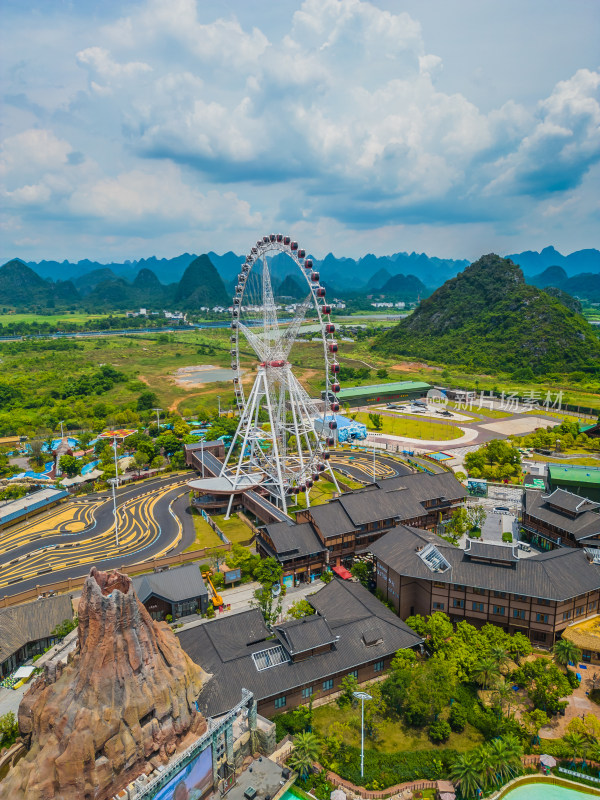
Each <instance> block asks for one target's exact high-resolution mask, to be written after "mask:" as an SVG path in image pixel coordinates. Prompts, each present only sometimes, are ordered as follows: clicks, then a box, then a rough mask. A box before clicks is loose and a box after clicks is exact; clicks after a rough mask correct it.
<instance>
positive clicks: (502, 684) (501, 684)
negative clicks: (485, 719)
mask: <svg viewBox="0 0 600 800" xmlns="http://www.w3.org/2000/svg"><path fill="white" fill-rule="evenodd" d="M494 696H495V698H496V700H497V702H498V705H499V707H500V711H501V712H502V711H503V710H504V706H506V708H507V714H510V709H511V706H512V702H513V700H514V697H515V693H514V692H513V690H512V688H511V686H510V684H509V683H508V682H507V681H506V679H505V678H503V677H502V678H500V679H499V680H498V681H497V683H496V685H495V686H494Z"/></svg>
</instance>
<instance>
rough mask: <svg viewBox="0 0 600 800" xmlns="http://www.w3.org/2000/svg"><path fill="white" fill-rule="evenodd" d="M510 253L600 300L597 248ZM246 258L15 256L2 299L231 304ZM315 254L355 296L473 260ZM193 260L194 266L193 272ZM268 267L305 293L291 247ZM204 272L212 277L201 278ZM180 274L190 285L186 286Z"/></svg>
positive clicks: (417, 283)
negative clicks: (37, 259) (73, 259)
mask: <svg viewBox="0 0 600 800" xmlns="http://www.w3.org/2000/svg"><path fill="white" fill-rule="evenodd" d="M509 258H510V259H511V260H512V261H513V263H515V264H518V265H519V266H520V267H521V269H522V270H523V272H524V273H525V275H527V276H528V280H529V283H530V284H531V285H533V286H537V287H538V288H540V289H550V288H551V287H554V288H555V289H556V290H557V291H556V292H554V291H553V292H551V293H552V294H555V295H556V297H562V298H563V300H564V301H565V302H566V303H567V304H568V301H567V300H565V297H564V294H563V295H561V294H560V292H562V293H565V294H566V295H571V296H572V297H578V298H580V299H582V300H587V301H590V302H600V251H598V250H595V249H588V250H579V251H577V252H574V253H571V254H569V255H566V256H565V255H562V254H561V253H559V252H558V251H557V250H556V249H555V248H553V247H546V248H544V249H543V250H542V251H541V252H539V253H538V252H536V251H529V250H528V251H525V252H523V253H517V254H513V255H512V256H510V257H509ZM198 259H203V260H202V262H199V261H198ZM244 259H245V256H243V255H237V254H236V253H234V252H233V251H228V252H226V253H223V254H222V255H219V254H217V253H215V252H213V251H210V252H209V253H207V254H205V255H203V256H196V255H194V254H191V253H182V254H181V255H179V256H176V257H175V258H170V259H167V258H156V257H155V256H152V257H150V258H145V259H141V260H139V261H125V262H121V263H119V262H114V263H110V264H101V263H99V262H96V261H90V260H87V259H85V260H83V261H79V262H77V263H72V262H69V261H62V262H58V261H40V262H39V263H36V262H29V263H28V264H27V263H25V262H23V261H21V260H20V259H12V260H11V261H9V262H8V263H7V264H5V266H4V267H3V268H2V269H3V273H2V277H3V281H2V282H3V285H2V286H0V303H4V304H5V305H6V306H12V307H15V308H62V307H73V306H80V307H86V308H102V309H103V310H108V309H110V310H116V311H117V310H123V309H127V308H135V307H136V306H141V307H146V306H149V307H151V308H158V307H160V306H162V305H164V306H169V307H170V306H172V305H173V304H174V303H177V304H179V305H180V306H182V304H187V305H186V308H188V307H189V308H190V309H192V308H197V307H198V306H201V305H208V306H211V305H228V304H229V302H230V299H231V296H232V293H233V290H234V286H235V282H236V280H237V275H238V273H239V271H240V267H241V265H242V263H243V261H244ZM313 262H314V267H315V269H316V270H317V271H318V272H320V273H321V281H322V283H323V284H324V285H325V286H326V287H327V290H328V295H329V296H330V297H331V296H333V297H335V296H342V297H343V298H344V299H346V300H348V301H350V302H351V303H352V302H355V303H356V302H364V301H365V299H366V297H367V296H371V295H372V297H373V298H374V299H386V300H388V299H389V300H392V299H393V300H405V301H410V302H414V301H416V300H417V299H422V298H424V297H427V296H428V295H429V294H431V292H432V291H433V290H434V289H435V288H436V287H439V286H441V285H442V284H443V283H444V282H445V281H447V280H449V279H451V278H453V277H455V276H456V275H457V274H458V273H460V272H461V271H463V270H464V269H465V268H466V267H468V266H469V262H468V261H466V260H455V259H442V258H436V257H434V256H428V255H426V254H425V253H414V252H413V253H405V252H398V253H394V254H392V255H390V256H375V255H373V254H372V253H370V254H367V255H366V256H364V257H362V258H359V259H352V258H338V257H336V256H334V255H333V253H328V255H327V256H325V258H324V259H321V260H319V259H315V258H314V257H313ZM193 264H195V265H196V266H195V267H194V269H193V270H192V272H191V273H188V272H187V271H188V269H189V267H190V266H191V265H193ZM209 265H210V266H209ZM25 267H26V268H27V269H25ZM270 268H271V273H272V282H273V287H274V288H275V289H276V290H278V291H279V293H280V296H281V297H287V298H293V299H299V298H300V297H303V296H304V295H305V290H304V284H303V280H302V279H301V276H299V275H298V274H295V267H294V266H293V264H291V262H290V260H289V258H288V257H287V256H286V255H284V254H280V255H276V256H274V257H273V258H272V259H271V262H270ZM199 275H202V276H204V277H205V278H206V279H205V280H204V278H203V279H202V280H200V279H199V277H198V276H199ZM194 276H195V277H194ZM182 281H183V286H185V287H187V288H186V289H185V290H184V289H183V288H180V285H181V282H182ZM190 290H191V293H189V292H190ZM559 290H560V291H559ZM192 295H193V296H192ZM182 307H183V306H182ZM573 308H577V304H575V305H574V306H573Z"/></svg>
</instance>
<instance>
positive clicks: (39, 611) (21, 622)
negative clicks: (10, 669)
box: [0, 594, 73, 662]
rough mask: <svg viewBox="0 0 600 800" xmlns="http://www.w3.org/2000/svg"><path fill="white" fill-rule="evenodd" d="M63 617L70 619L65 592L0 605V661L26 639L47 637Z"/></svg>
mask: <svg viewBox="0 0 600 800" xmlns="http://www.w3.org/2000/svg"><path fill="white" fill-rule="evenodd" d="M66 619H73V605H72V603H71V598H70V597H69V596H68V595H66V594H60V595H57V596H56V597H43V598H40V599H39V600H34V601H33V602H32V603H24V604H23V605H19V606H11V607H10V608H0V662H2V661H6V659H7V658H9V656H11V655H12V654H13V653H16V652H17V650H20V649H21V647H23V646H24V645H26V644H27V643H28V642H35V641H37V640H38V639H46V638H48V637H49V636H50V634H51V633H52V631H53V630H54V628H56V626H57V625H60V623H61V622H64V620H66Z"/></svg>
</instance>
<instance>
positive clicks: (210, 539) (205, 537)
mask: <svg viewBox="0 0 600 800" xmlns="http://www.w3.org/2000/svg"><path fill="white" fill-rule="evenodd" d="M191 513H192V517H193V519H194V528H195V530H196V540H195V541H194V542H193V543H192V544H191V545H190V546H189V547H186V549H185V550H184V553H187V552H188V550H198V549H199V548H201V547H218V545H220V544H223V542H222V541H221V540H220V539H219V537H218V536H217V534H216V533H215V532H214V531H213V529H212V528H211V527H210V525H209V524H208V522H206V521H205V520H204V519H203V517H202V515H201V514H200V512H199V511H198V509H197V508H193V507H192V509H191Z"/></svg>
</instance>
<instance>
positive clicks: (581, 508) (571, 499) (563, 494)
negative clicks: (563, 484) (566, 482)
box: [544, 489, 600, 514]
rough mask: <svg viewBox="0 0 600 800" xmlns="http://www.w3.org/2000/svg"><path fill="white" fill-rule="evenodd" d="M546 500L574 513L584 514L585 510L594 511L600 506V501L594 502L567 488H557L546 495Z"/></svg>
mask: <svg viewBox="0 0 600 800" xmlns="http://www.w3.org/2000/svg"><path fill="white" fill-rule="evenodd" d="M544 500H545V501H546V502H547V503H549V504H550V505H553V506H556V507H557V508H562V509H564V510H565V511H569V512H570V513H572V514H583V513H584V512H585V511H593V510H594V509H596V508H599V507H600V503H594V502H592V501H591V500H588V498H587V497H581V496H580V495H578V494H574V493H573V492H567V491H566V489H555V490H554V491H553V492H552V494H549V495H546V496H545V497H544Z"/></svg>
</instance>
